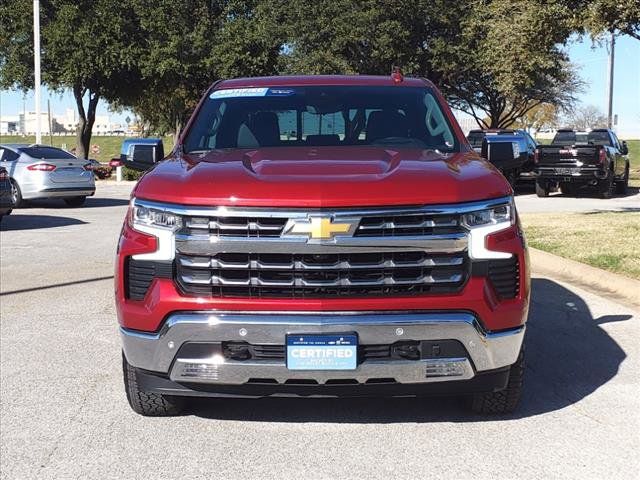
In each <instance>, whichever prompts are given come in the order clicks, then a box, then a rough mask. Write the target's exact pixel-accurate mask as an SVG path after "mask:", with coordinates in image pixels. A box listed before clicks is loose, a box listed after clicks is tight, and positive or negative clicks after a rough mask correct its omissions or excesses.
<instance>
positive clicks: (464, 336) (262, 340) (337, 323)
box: [120, 312, 525, 389]
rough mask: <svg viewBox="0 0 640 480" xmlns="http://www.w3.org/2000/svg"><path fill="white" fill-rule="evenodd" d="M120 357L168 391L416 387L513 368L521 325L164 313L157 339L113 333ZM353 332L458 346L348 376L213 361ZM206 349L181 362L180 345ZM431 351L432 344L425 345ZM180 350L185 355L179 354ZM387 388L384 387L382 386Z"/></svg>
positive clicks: (453, 317) (380, 362) (471, 319)
mask: <svg viewBox="0 0 640 480" xmlns="http://www.w3.org/2000/svg"><path fill="white" fill-rule="evenodd" d="M120 332H121V336H122V341H123V348H124V353H125V356H126V358H127V361H128V362H129V364H131V365H132V366H134V367H136V368H138V369H140V370H142V371H147V372H153V373H154V374H155V375H156V376H159V377H158V378H164V379H165V380H166V381H170V382H173V383H174V384H175V386H178V385H184V384H195V385H201V386H205V385H207V386H224V387H225V388H227V389H228V388H230V386H238V387H240V386H243V387H247V386H251V385H252V384H253V385H254V386H255V384H263V385H264V384H269V385H271V387H274V386H277V385H282V386H291V385H296V384H300V385H307V386H308V385H316V386H324V385H331V386H335V385H338V384H342V385H344V384H350V385H363V386H364V385H371V384H375V383H385V384H388V383H392V384H400V385H416V384H425V383H440V382H450V381H461V380H465V381H471V380H474V378H475V377H477V376H481V375H482V374H483V373H490V372H494V371H498V370H500V369H504V368H505V367H508V366H510V365H512V364H513V363H515V362H516V360H517V358H518V354H519V352H520V349H521V346H522V342H523V338H524V332H525V327H524V326H520V327H518V328H515V329H510V330H508V331H502V332H495V333H492V332H486V331H485V330H483V329H482V327H481V326H480V324H479V322H478V320H477V318H476V317H475V316H474V315H472V314H470V313H467V312H427V313H361V312H354V313H343V312H340V313H313V314H311V313H300V314H291V313H219V312H194V313H178V314H174V315H171V316H170V317H169V318H168V319H167V321H166V322H165V324H164V326H163V327H162V329H161V330H160V331H159V332H158V333H143V332H138V331H135V330H130V329H126V328H123V327H121V328H120ZM346 332H355V333H356V334H357V335H358V339H359V344H360V345H380V344H393V343H394V342H398V341H405V340H407V341H408V340H411V341H420V342H422V341H451V340H454V341H457V342H459V343H460V344H461V345H462V346H463V347H464V348H462V350H461V352H462V353H460V351H458V352H457V353H456V355H455V356H453V357H450V356H441V355H438V354H434V352H437V351H438V350H432V351H430V352H428V354H427V352H423V353H422V354H421V356H420V358H419V359H415V360H410V359H398V358H389V359H373V360H369V359H365V360H364V361H361V362H360V363H359V364H358V366H357V368H356V369H355V370H334V371H299V370H289V369H287V367H286V362H285V360H284V359H276V360H253V359H249V360H232V359H229V358H225V357H223V356H222V355H219V354H216V355H212V354H211V352H214V351H218V350H216V349H219V348H220V345H221V344H222V342H248V343H249V344H266V345H282V344H283V343H284V340H285V336H286V335H287V334H292V333H293V334H295V333H299V334H303V333H304V334H313V333H320V334H327V333H346ZM189 343H198V344H209V345H210V348H209V349H207V348H205V349H200V351H201V353H200V354H197V355H194V354H193V351H194V350H193V349H191V350H190V351H191V354H190V355H189V356H187V357H185V356H183V355H182V354H181V353H180V352H181V347H183V346H184V345H187V344H189ZM430 345H431V344H430ZM183 351H184V350H183ZM387 387H390V386H389V385H387Z"/></svg>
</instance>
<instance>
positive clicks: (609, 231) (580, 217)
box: [520, 211, 640, 280]
mask: <svg viewBox="0 0 640 480" xmlns="http://www.w3.org/2000/svg"><path fill="white" fill-rule="evenodd" d="M520 218H521V220H522V225H523V227H524V230H525V234H526V237H527V241H528V243H529V246H531V247H534V248H538V249H540V250H544V251H547V252H550V253H554V254H556V255H560V256H562V257H566V258H570V259H572V260H576V261H578V262H582V263H586V264H589V265H592V266H594V267H598V268H603V269H605V270H610V271H612V272H615V273H620V274H622V275H626V276H628V277H632V278H635V279H638V280H640V242H639V241H638V239H639V238H640V211H639V212H594V213H557V214H553V215H549V214H548V213H526V214H521V215H520Z"/></svg>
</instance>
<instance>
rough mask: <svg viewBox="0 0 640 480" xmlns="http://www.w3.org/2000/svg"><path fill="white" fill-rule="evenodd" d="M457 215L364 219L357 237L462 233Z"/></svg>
mask: <svg viewBox="0 0 640 480" xmlns="http://www.w3.org/2000/svg"><path fill="white" fill-rule="evenodd" d="M462 231H463V230H462V227H461V226H460V223H459V218H458V216H457V215H425V214H418V215H385V216H375V217H364V218H363V219H362V220H361V221H360V225H358V228H357V230H356V233H355V234H356V236H358V237H378V236H383V237H384V236H404V235H443V234H449V233H459V232H462Z"/></svg>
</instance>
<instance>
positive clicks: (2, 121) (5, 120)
mask: <svg viewBox="0 0 640 480" xmlns="http://www.w3.org/2000/svg"><path fill="white" fill-rule="evenodd" d="M19 130H20V117H19V116H18V115H4V116H2V117H0V135H17V134H18V132H19Z"/></svg>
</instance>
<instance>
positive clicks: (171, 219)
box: [129, 198, 182, 261]
mask: <svg viewBox="0 0 640 480" xmlns="http://www.w3.org/2000/svg"><path fill="white" fill-rule="evenodd" d="M150 203H151V202H149V203H146V202H144V201H138V200H136V199H135V198H134V199H133V200H131V209H130V216H129V225H130V226H131V228H133V229H134V230H136V231H138V232H141V233H145V234H147V235H153V236H154V237H156V239H157V241H158V248H157V250H156V251H155V252H152V253H140V254H136V255H134V256H133V258H134V259H136V260H154V261H172V260H173V258H174V256H175V249H176V247H175V244H176V241H175V233H176V231H177V230H179V229H180V227H181V226H182V218H181V217H180V215H177V214H175V213H173V212H169V211H167V210H165V209H163V208H162V206H159V207H156V206H155V205H152V204H150Z"/></svg>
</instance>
